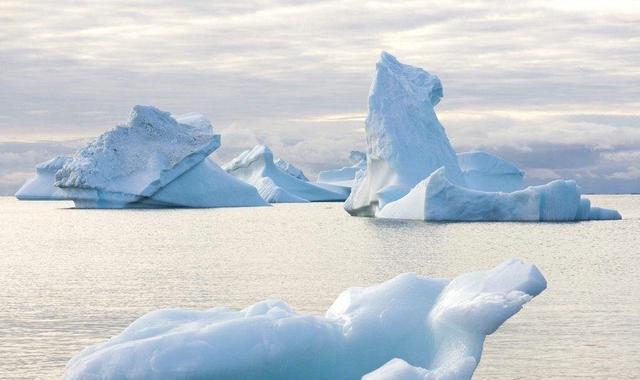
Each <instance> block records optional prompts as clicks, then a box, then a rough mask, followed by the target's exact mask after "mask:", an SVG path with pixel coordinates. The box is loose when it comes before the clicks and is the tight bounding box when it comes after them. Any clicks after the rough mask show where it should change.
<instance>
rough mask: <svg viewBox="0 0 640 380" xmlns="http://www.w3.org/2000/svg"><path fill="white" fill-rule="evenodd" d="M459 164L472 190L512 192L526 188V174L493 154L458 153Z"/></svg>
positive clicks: (465, 180)
mask: <svg viewBox="0 0 640 380" xmlns="http://www.w3.org/2000/svg"><path fill="white" fill-rule="evenodd" d="M458 164H459V165H460V169H461V170H462V176H463V177H464V182H465V184H466V186H467V187H468V188H470V189H473V190H481V191H504V192H512V191H516V190H521V189H522V188H524V185H523V179H524V172H523V171H522V170H520V169H518V167H517V166H515V165H514V164H512V163H511V162H509V161H506V160H504V159H502V158H500V157H498V156H495V155H493V154H489V153H487V152H481V151H473V152H464V153H458Z"/></svg>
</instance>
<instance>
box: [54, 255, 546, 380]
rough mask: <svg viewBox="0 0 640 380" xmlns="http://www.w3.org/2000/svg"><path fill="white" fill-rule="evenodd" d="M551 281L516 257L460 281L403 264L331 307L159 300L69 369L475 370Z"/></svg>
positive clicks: (238, 374)
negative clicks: (490, 340)
mask: <svg viewBox="0 0 640 380" xmlns="http://www.w3.org/2000/svg"><path fill="white" fill-rule="evenodd" d="M545 288H546V280H545V278H544V276H543V275H542V274H541V273H540V271H539V270H538V268H537V267H536V266H535V265H532V264H527V263H525V262H523V261H521V260H519V259H511V260H509V261H507V262H505V263H503V264H501V265H499V266H497V267H495V268H493V269H490V270H487V271H480V272H473V273H467V274H463V275H461V276H458V277H456V278H455V279H454V280H452V281H449V280H447V279H434V278H428V277H423V276H419V275H416V274H414V273H405V274H401V275H399V276H397V277H395V278H393V279H391V280H389V281H386V282H384V283H382V284H378V285H374V286H370V287H366V288H351V289H348V290H346V291H344V292H343V293H342V294H340V295H339V296H338V298H337V299H336V301H335V302H334V303H333V305H331V307H330V308H329V309H328V310H327V312H326V314H325V315H324V316H316V315H303V314H298V313H296V312H295V311H294V310H293V309H292V308H291V307H290V306H289V305H287V304H286V303H285V302H283V301H278V300H266V301H262V302H259V303H256V304H254V305H252V306H249V307H247V308H245V309H243V310H240V311H235V310H231V309H228V308H224V307H216V308H213V309H209V310H204V311H198V310H185V309H166V310H158V311H154V312H151V313H149V314H147V315H144V316H142V317H141V318H139V319H138V320H136V321H134V322H133V323H132V324H131V325H130V326H129V327H127V328H126V329H125V330H124V331H122V332H121V333H120V334H119V335H117V336H114V337H112V338H111V339H109V340H108V341H106V342H104V343H100V344H97V345H95V346H91V347H88V348H86V349H84V350H83V351H81V352H79V353H78V354H76V355H75V356H74V357H73V358H72V359H71V360H70V361H69V363H68V364H67V367H66V371H65V374H64V379H67V380H75V379H88V378H100V379H125V378H126V379H143V378H144V379H175V378H179V379H255V378H260V379H311V380H313V379H360V378H361V377H362V376H363V375H365V374H368V375H366V377H365V378H366V379H383V378H384V379H393V378H395V379H407V378H408V377H403V376H402V374H403V373H409V372H411V371H413V372H416V373H419V374H431V377H422V378H429V379H432V378H435V379H444V378H456V379H470V378H471V375H472V374H473V371H474V370H475V368H476V366H477V365H478V363H479V361H480V356H481V353H482V346H483V343H484V339H485V336H486V335H488V334H491V333H493V332H494V331H496V329H497V328H498V327H499V326H500V325H501V324H502V323H503V322H504V321H505V320H507V319H508V318H509V317H511V316H512V315H514V314H515V313H517V312H518V311H519V310H520V309H521V308H522V307H523V305H524V304H526V303H527V302H529V301H530V300H531V299H532V298H533V297H535V296H536V295H538V294H540V292H542V291H543V290H544V289H545Z"/></svg>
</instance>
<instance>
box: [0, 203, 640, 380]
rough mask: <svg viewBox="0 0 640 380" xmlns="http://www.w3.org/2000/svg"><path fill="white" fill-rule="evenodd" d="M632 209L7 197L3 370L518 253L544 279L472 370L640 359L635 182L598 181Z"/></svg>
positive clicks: (3, 212)
mask: <svg viewBox="0 0 640 380" xmlns="http://www.w3.org/2000/svg"><path fill="white" fill-rule="evenodd" d="M590 198H591V199H592V201H593V204H594V205H597V206H604V207H612V208H617V209H618V210H619V211H620V212H621V213H622V215H623V217H624V218H625V219H624V220H622V221H608V222H581V223H564V224H533V223H452V224H444V223H423V222H402V221H382V220H375V219H366V218H354V217H350V216H348V215H347V214H346V213H345V212H344V211H343V210H342V205H341V204H339V203H333V204H332V203H321V204H318V203H316V204H295V205H294V204H291V205H278V206H275V207H270V208H253V209H208V210H207V209H199V210H189V209H180V210H74V209H68V208H67V207H70V206H71V204H70V203H64V202H48V203H47V202H17V201H16V200H14V199H13V198H6V197H5V198H0V252H1V256H0V300H1V301H2V308H0V326H1V328H0V342H2V344H1V345H0V358H2V360H0V373H1V374H2V376H1V377H2V378H6V379H14V378H15V379H18V378H42V379H50V378H55V377H59V376H60V375H61V374H62V372H63V371H64V365H65V363H66V362H67V360H69V358H70V357H71V356H72V355H73V354H74V353H75V352H77V351H79V350H81V349H82V348H84V347H86V346H87V345H90V344H93V343H97V342H101V341H103V340H105V339H107V338H109V337H110V336H112V335H114V334H116V333H119V332H120V331H121V330H122V329H123V328H124V327H126V326H127V325H128V324H129V323H131V322H132V321H133V320H134V319H136V318H137V317H139V316H141V315H142V314H144V313H146V312H148V311H151V310H154V309H157V308H163V307H190V308H209V307H213V306H220V305H227V306H232V307H236V308H242V307H244V306H247V305H249V304H252V303H254V302H256V301H259V300H262V299H264V298H268V297H272V298H281V299H284V300H285V301H287V302H289V303H290V304H291V305H292V306H293V307H295V308H296V309H297V310H298V311H302V312H315V313H323V312H324V310H326V308H327V307H328V306H329V305H330V304H331V302H332V301H333V299H334V298H335V297H336V296H337V294H338V293H339V292H340V291H342V290H344V289H345V288H347V287H350V286H356V285H369V284H373V283H377V282H380V281H384V280H386V279H389V278H391V277H393V276H395V275H396V274H398V273H401V272H407V271H411V272H417V273H420V274H427V275H433V276H438V277H444V276H446V277H452V276H455V275H457V274H459V273H461V272H466V271H473V270H478V269H486V268H489V267H492V266H494V265H496V264H498V263H500V262H502V261H503V260H505V259H507V258H510V257H512V256H519V257H522V258H524V259H526V260H528V261H531V262H534V263H536V264H537V265H538V266H539V267H540V269H541V270H542V272H543V273H544V274H545V276H546V277H547V281H548V284H549V287H548V289H547V290H546V291H545V292H544V293H542V294H541V295H540V296H539V297H537V298H536V299H535V300H534V301H533V302H532V303H530V304H529V305H527V306H526V307H525V309H524V310H523V311H522V312H521V313H519V314H517V315H516V316H515V317H514V318H512V319H511V320H509V321H508V322H507V323H506V324H505V325H504V326H503V327H502V328H501V329H499V330H498V332H496V333H495V334H494V335H492V336H489V337H488V339H487V342H486V344H485V351H484V355H483V358H482V361H481V364H480V366H479V368H478V370H477V372H476V377H475V378H477V379H513V378H520V379H538V378H563V377H574V378H583V379H584V378H617V379H624V378H634V377H635V376H637V374H638V373H640V333H639V332H640V318H639V311H640V280H639V278H640V248H639V247H640V233H639V231H640V196H591V197H590Z"/></svg>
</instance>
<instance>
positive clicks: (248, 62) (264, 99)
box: [0, 0, 640, 193]
mask: <svg viewBox="0 0 640 380" xmlns="http://www.w3.org/2000/svg"><path fill="white" fill-rule="evenodd" d="M558 3H560V2H551V1H528V2H518V3H514V2H509V1H475V2H474V1H472V2H464V4H462V2H454V1H451V2H446V1H437V2H436V1H434V2H425V1H403V2H393V3H390V2H376V1H372V2H352V1H324V2H305V1H269V0H265V1H253V2H252V1H246V2H212V1H189V2H170V1H120V0H111V1H102V2H93V1H87V2H76V1H52V0H33V1H28V2H26V1H19V0H5V1H3V2H2V3H0V25H2V26H1V27H0V71H1V72H2V75H0V141H2V143H1V144H0V156H2V159H3V163H2V169H1V170H2V171H1V172H0V191H2V192H5V193H7V192H12V191H14V190H15V188H16V187H17V186H18V185H19V182H21V181H22V180H23V179H24V178H25V177H26V176H27V175H28V174H29V173H31V172H32V171H33V164H35V162H33V161H35V160H36V157H37V159H38V160H44V159H47V158H49V157H48V156H49V155H51V154H50V153H51V152H54V151H55V152H62V151H63V150H65V149H66V150H67V151H73V143H72V142H70V141H72V140H73V141H77V139H83V138H87V137H89V136H95V135H97V134H99V133H101V132H102V131H104V130H106V129H108V128H110V127H112V126H114V125H116V124H118V123H121V122H122V121H124V120H125V119H126V116H127V113H128V111H129V109H130V107H131V106H132V105H134V104H153V105H156V106H158V107H160V108H162V109H166V110H170V111H171V112H174V113H183V112H189V111H197V112H201V113H204V114H206V115H207V116H208V117H209V118H211V119H212V121H213V122H214V125H215V126H216V127H217V128H218V129H219V130H221V131H222V133H223V148H222V150H221V151H220V152H219V153H217V154H216V159H219V160H225V159H227V158H230V157H231V156H233V155H234V154H236V153H237V152H238V151H240V150H242V149H245V148H249V147H250V146H251V145H252V144H254V143H256V142H263V143H267V144H269V145H270V146H271V147H272V148H273V150H274V152H276V154H279V155H280V156H282V157H283V158H285V159H288V160H291V161H292V162H294V163H296V165H299V166H301V167H302V168H304V169H305V171H306V172H309V173H310V174H312V175H313V174H314V173H316V172H317V171H318V170H322V169H325V168H328V167H332V166H336V165H340V164H344V163H346V162H347V155H348V151H349V150H351V149H362V148H364V145H365V142H364V133H363V120H364V115H365V113H366V99H367V93H368V89H369V85H370V82H371V78H372V76H373V72H374V69H375V68H374V63H375V61H376V59H377V57H378V54H379V53H380V51H381V50H387V51H389V52H391V53H392V54H394V55H396V56H398V58H399V59H400V60H402V61H404V62H407V63H410V64H413V65H417V66H420V67H423V68H425V69H427V70H428V71H430V72H432V73H435V74H437V75H438V76H440V78H441V79H442V81H443V84H444V89H445V98H444V99H443V101H442V103H441V104H440V105H439V106H438V109H437V111H438V114H439V117H440V119H441V121H442V123H443V124H444V125H445V128H447V132H448V134H449V136H450V138H451V140H452V143H453V145H454V147H455V148H456V149H457V150H459V151H461V150H467V149H475V148H482V149H486V150H489V151H492V152H495V153H498V154H501V155H503V156H504V157H505V158H507V159H510V160H512V161H514V162H515V163H517V164H518V165H519V166H521V167H522V168H524V169H525V170H526V171H527V172H528V176H527V178H528V181H529V182H530V183H539V182H542V181H546V180H548V179H551V178H556V177H567V178H575V179H576V180H577V181H578V182H579V184H580V185H581V186H582V187H583V188H584V189H585V190H586V191H590V192H638V191H640V160H639V158H640V111H638V110H639V109H640V107H639V106H640V49H638V46H640V45H639V43H640V6H639V5H638V3H637V2H633V1H616V2H598V1H579V2H578V1H575V2H574V1H563V2H561V3H562V4H558ZM43 140H47V141H46V142H43ZM16 141H21V142H25V143H16ZM56 141H57V143H56ZM56 144H57V145H56Z"/></svg>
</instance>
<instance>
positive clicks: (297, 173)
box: [273, 158, 309, 181]
mask: <svg viewBox="0 0 640 380" xmlns="http://www.w3.org/2000/svg"><path fill="white" fill-rule="evenodd" d="M273 163H274V164H276V166H277V167H278V168H279V169H280V170H282V171H283V172H285V173H287V174H289V175H292V176H294V177H296V178H297V179H299V180H301V181H309V178H307V176H305V175H304V172H303V171H302V170H301V169H300V168H298V167H296V166H295V165H293V164H292V163H290V162H287V161H285V160H283V159H281V158H276V159H275V160H274V161H273Z"/></svg>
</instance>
